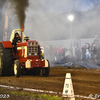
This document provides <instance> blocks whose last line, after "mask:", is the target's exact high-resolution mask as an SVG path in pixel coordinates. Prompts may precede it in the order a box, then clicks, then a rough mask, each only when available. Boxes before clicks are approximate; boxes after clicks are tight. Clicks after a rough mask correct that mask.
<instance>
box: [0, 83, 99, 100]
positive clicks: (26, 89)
mask: <svg viewBox="0 0 100 100" xmlns="http://www.w3.org/2000/svg"><path fill="white" fill-rule="evenodd" d="M0 87H3V88H8V89H17V90H18V89H21V90H24V91H33V92H42V93H53V94H62V92H53V91H44V90H37V89H30V88H20V87H13V86H6V85H0ZM74 96H75V97H81V98H87V99H96V98H93V97H91V98H90V97H87V96H81V95H74ZM98 100H100V99H98Z"/></svg>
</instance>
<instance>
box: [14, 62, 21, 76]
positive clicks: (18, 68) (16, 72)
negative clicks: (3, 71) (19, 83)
mask: <svg viewBox="0 0 100 100" xmlns="http://www.w3.org/2000/svg"><path fill="white" fill-rule="evenodd" d="M14 75H15V76H16V77H20V75H21V66H20V62H19V60H15V61H14Z"/></svg>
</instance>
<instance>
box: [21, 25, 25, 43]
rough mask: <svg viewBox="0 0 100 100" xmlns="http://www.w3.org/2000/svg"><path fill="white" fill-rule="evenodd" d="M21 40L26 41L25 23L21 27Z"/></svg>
mask: <svg viewBox="0 0 100 100" xmlns="http://www.w3.org/2000/svg"><path fill="white" fill-rule="evenodd" d="M21 41H22V42H24V27H23V24H22V27H21Z"/></svg>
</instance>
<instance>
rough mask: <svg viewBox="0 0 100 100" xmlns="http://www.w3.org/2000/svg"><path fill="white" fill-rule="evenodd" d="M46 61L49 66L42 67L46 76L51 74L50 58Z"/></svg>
mask: <svg viewBox="0 0 100 100" xmlns="http://www.w3.org/2000/svg"><path fill="white" fill-rule="evenodd" d="M46 61H47V67H45V68H42V75H43V76H44V77H46V76H49V72H50V63H49V61H48V60H46Z"/></svg>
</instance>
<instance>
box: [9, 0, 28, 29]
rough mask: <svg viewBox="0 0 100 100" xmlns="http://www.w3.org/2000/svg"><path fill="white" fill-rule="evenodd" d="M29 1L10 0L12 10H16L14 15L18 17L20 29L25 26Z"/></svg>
mask: <svg viewBox="0 0 100 100" xmlns="http://www.w3.org/2000/svg"><path fill="white" fill-rule="evenodd" d="M28 1H29V0H9V2H10V4H11V8H14V13H15V14H16V15H17V18H18V22H19V25H20V28H21V27H22V25H23V26H24V23H25V18H26V14H25V11H26V8H27V7H28V6H29V2H28Z"/></svg>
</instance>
